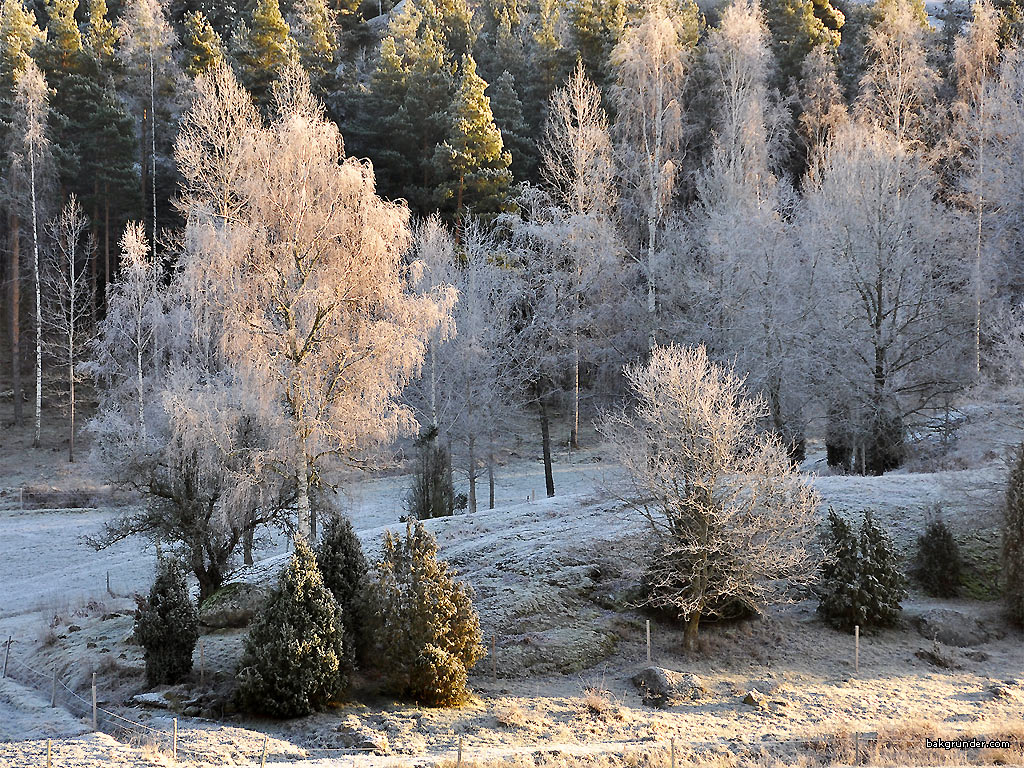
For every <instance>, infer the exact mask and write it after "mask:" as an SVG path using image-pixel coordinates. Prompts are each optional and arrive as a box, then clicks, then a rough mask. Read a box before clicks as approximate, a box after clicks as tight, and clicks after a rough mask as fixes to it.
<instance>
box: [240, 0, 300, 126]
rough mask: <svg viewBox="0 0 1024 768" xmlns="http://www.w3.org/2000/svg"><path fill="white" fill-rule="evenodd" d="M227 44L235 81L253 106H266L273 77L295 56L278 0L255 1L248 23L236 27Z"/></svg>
mask: <svg viewBox="0 0 1024 768" xmlns="http://www.w3.org/2000/svg"><path fill="white" fill-rule="evenodd" d="M231 44H232V53H233V55H234V58H235V61H236V62H238V68H239V75H240V78H239V79H241V81H242V84H243V85H245V87H246V88H247V89H248V90H249V93H251V94H252V97H253V99H254V100H255V101H256V103H257V104H260V105H261V106H267V105H268V104H269V103H270V97H271V86H272V85H273V83H274V81H275V80H276V79H277V74H278V73H279V72H281V71H282V70H283V69H284V67H285V66H286V65H287V64H288V63H289V62H290V61H292V59H293V58H294V57H295V55H296V50H295V41H294V40H293V39H292V36H291V29H290V28H289V26H288V23H287V22H286V21H285V20H284V16H282V15H281V6H280V4H279V3H278V0H257V3H256V7H255V8H254V9H253V12H252V17H251V18H250V19H249V23H248V24H246V23H242V24H240V25H239V27H238V29H237V30H236V31H235V35H234V37H233V38H232V41H231Z"/></svg>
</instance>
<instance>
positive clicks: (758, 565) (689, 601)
mask: <svg viewBox="0 0 1024 768" xmlns="http://www.w3.org/2000/svg"><path fill="white" fill-rule="evenodd" d="M625 376H626V380H627V381H628V383H629V387H630V390H631V393H632V395H633V396H634V398H635V404H634V405H631V406H628V407H626V408H624V409H622V410H618V411H612V412H611V413H609V414H608V415H606V417H605V419H604V420H603V422H602V423H601V425H600V430H601V433H602V434H603V435H604V436H605V437H606V438H607V439H608V440H609V442H610V443H611V445H612V446H613V447H614V450H615V453H616V455H617V456H619V457H620V460H621V461H622V464H623V467H624V468H625V470H626V475H627V478H628V486H627V487H628V492H627V494H626V501H627V502H628V503H629V504H630V506H631V507H633V508H634V509H636V510H638V511H639V512H641V513H642V514H643V515H644V516H645V517H646V519H647V520H648V522H649V523H650V525H651V532H652V535H653V551H652V552H651V553H650V556H649V559H648V560H647V561H646V562H647V565H646V568H647V578H646V581H647V583H648V584H649V586H650V592H649V595H648V598H647V600H648V602H649V604H650V605H651V606H652V607H655V608H660V609H664V610H668V611H671V612H672V613H673V614H674V615H675V616H677V617H678V618H679V619H680V620H683V621H685V622H686V631H685V644H686V647H687V649H688V650H693V649H694V647H695V644H696V641H697V633H698V629H699V626H700V620H701V619H702V618H707V617H709V616H714V615H716V613H717V612H718V611H720V610H721V609H722V607H723V606H724V605H725V604H727V603H730V602H734V601H740V602H742V603H743V604H745V605H747V606H749V607H750V608H752V609H754V610H762V609H763V608H764V607H765V606H767V605H769V604H771V603H773V602H776V601H779V600H782V599H784V598H785V590H784V589H782V588H781V587H782V584H783V583H788V584H790V585H794V584H801V583H808V582H809V581H811V580H812V579H813V578H814V576H815V571H816V569H817V567H818V556H817V555H816V553H815V547H814V536H815V526H816V524H817V519H818V498H817V495H816V494H815V492H814V490H813V489H812V488H811V486H810V485H809V484H808V483H807V481H806V480H804V479H803V478H801V476H800V475H799V474H798V473H797V472H796V470H794V469H793V467H792V465H791V464H790V461H789V458H788V456H787V454H786V449H785V446H784V445H783V444H782V442H781V441H779V440H778V439H777V438H776V437H774V436H772V435H769V434H766V433H764V432H763V431H761V430H760V429H759V426H758V423H759V421H760V420H761V419H762V418H764V416H765V415H767V408H766V405H765V403H764V401H763V400H761V399H759V398H755V399H750V398H749V397H748V396H747V392H746V390H745V388H744V385H743V380H742V379H741V378H739V377H738V376H736V374H734V373H733V372H732V371H731V370H729V369H727V368H724V367H722V366H719V365H718V364H716V363H714V362H712V361H711V360H710V359H709V358H708V355H707V352H706V350H705V349H704V348H703V347H695V348H686V347H676V346H669V347H657V346H656V347H654V349H652V350H651V357H650V360H649V361H648V362H646V363H635V364H632V365H628V366H627V367H626V369H625Z"/></svg>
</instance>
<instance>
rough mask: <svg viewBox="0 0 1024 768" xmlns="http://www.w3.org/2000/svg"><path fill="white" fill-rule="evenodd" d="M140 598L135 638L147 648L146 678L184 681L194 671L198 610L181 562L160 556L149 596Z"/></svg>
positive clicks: (171, 682) (163, 682) (154, 681)
mask: <svg viewBox="0 0 1024 768" xmlns="http://www.w3.org/2000/svg"><path fill="white" fill-rule="evenodd" d="M137 600H138V603H139V607H138V610H137V611H136V612H135V639H136V640H137V641H138V643H139V645H141V646H142V647H143V648H144V649H145V658H146V682H147V683H148V684H149V685H151V686H156V685H177V684H178V683H181V682H183V681H184V680H185V678H186V677H187V676H188V673H189V672H191V671H192V654H193V652H194V651H195V647H196V641H197V640H198V639H199V611H197V610H196V606H195V603H194V602H192V596H191V595H190V594H189V591H188V584H186V583H185V575H184V573H182V571H181V568H180V567H179V566H178V563H177V562H175V561H174V560H172V559H161V561H160V562H159V563H158V564H157V573H156V579H155V580H154V581H153V586H152V587H151V588H150V590H149V597H148V599H144V598H142V597H138V598H137Z"/></svg>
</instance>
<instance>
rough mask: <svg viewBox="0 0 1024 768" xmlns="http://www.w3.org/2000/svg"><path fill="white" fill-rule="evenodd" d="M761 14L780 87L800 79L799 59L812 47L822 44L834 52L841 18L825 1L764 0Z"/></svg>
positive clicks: (838, 40) (842, 20) (800, 63)
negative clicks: (769, 35) (776, 67)
mask: <svg viewBox="0 0 1024 768" xmlns="http://www.w3.org/2000/svg"><path fill="white" fill-rule="evenodd" d="M764 15H765V22H767V24H768V28H769V29H770V30H771V47H772V52H773V53H774V54H775V61H776V63H777V65H778V69H777V84H778V85H779V87H781V88H784V87H786V86H787V85H788V84H789V82H790V80H798V79H799V78H800V69H801V66H802V64H803V61H804V59H805V58H806V57H807V54H808V53H810V52H811V50H812V49H813V48H815V47H816V46H819V45H823V46H826V47H827V48H828V49H829V50H831V51H835V50H836V49H837V48H838V47H839V42H840V39H841V36H840V29H841V28H842V26H843V22H844V20H845V19H844V17H843V14H842V12H841V11H839V10H837V9H836V8H833V7H832V5H831V4H830V3H829V0H768V2H767V3H765V5H764Z"/></svg>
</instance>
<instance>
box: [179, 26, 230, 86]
mask: <svg viewBox="0 0 1024 768" xmlns="http://www.w3.org/2000/svg"><path fill="white" fill-rule="evenodd" d="M182 44H183V46H184V49H185V71H186V72H188V74H189V75H191V76H192V77H196V76H197V75H201V74H202V73H203V72H205V71H206V70H208V69H210V68H211V67H215V66H217V65H218V64H220V63H221V62H223V61H224V44H223V43H222V42H221V39H220V35H218V34H217V32H216V30H215V29H214V28H213V25H212V24H210V21H209V20H208V19H207V18H206V16H204V15H203V13H202V11H193V12H192V13H189V14H187V15H186V16H185V34H184V37H183V38H182Z"/></svg>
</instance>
